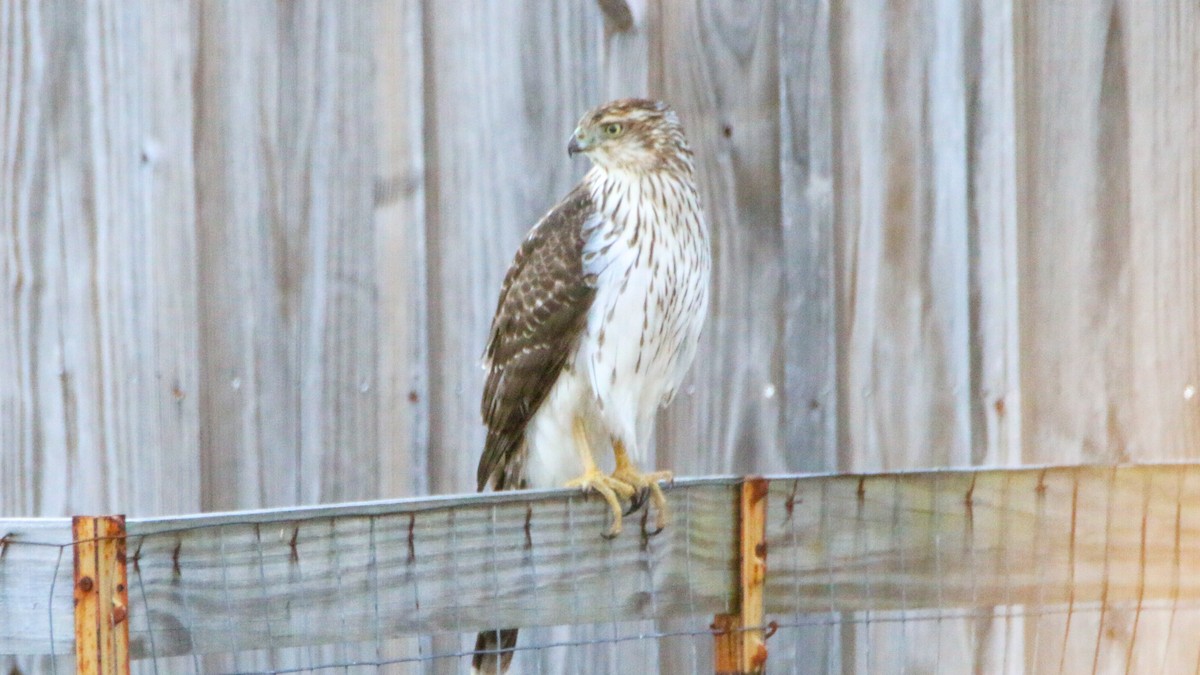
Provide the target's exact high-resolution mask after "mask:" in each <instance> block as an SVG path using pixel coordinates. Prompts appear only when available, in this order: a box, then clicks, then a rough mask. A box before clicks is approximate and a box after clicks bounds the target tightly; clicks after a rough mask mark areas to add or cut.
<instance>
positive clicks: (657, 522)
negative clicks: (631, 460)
mask: <svg viewBox="0 0 1200 675" xmlns="http://www.w3.org/2000/svg"><path fill="white" fill-rule="evenodd" d="M612 477H613V478H614V479H616V480H617V481H619V482H621V483H624V484H626V485H630V486H633V488H634V489H635V490H636V492H634V494H632V495H631V496H630V498H629V510H628V511H626V512H625V515H629V514H630V513H633V512H634V511H637V510H638V509H640V508H641V507H642V505H643V504H645V502H646V498H647V497H649V498H650V501H651V502H652V503H653V504H654V508H655V510H657V511H658V514H657V515H656V516H655V518H654V526H655V528H656V529H655V531H654V532H653V533H652V534H658V533H659V532H661V531H662V530H663V528H665V527H666V526H667V523H668V522H669V521H670V516H669V515H668V513H667V498H666V496H664V495H663V491H662V488H661V487H660V486H659V484H658V483H659V481H666V482H667V483H668V485H672V484H674V483H675V475H674V474H673V473H671V472H670V471H651V472H650V473H639V472H638V471H637V470H636V469H634V468H633V467H632V465H626V466H622V467H620V468H618V469H617V470H616V471H614V472H613V475H612Z"/></svg>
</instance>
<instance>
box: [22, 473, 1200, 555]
mask: <svg viewBox="0 0 1200 675" xmlns="http://www.w3.org/2000/svg"><path fill="white" fill-rule="evenodd" d="M1172 468H1174V469H1200V462H1188V461H1177V462H1154V463H1139V464H1041V465H1023V466H1020V467H993V466H969V467H945V468H936V469H900V470H896V471H877V472H867V471H863V472H842V473H838V472H820V473H778V474H766V475H765V476H763V477H764V478H765V479H766V480H768V481H770V482H783V481H796V480H813V481H821V480H831V479H838V480H846V479H858V478H871V479H887V478H902V477H922V476H929V477H933V476H962V475H979V474H991V473H999V474H1007V475H1016V474H1039V473H1045V472H1049V471H1052V472H1098V471H1113V470H1117V469H1123V470H1164V469H1172ZM744 479H745V477H744V476H738V475H715V476H695V477H685V478H677V479H676V480H675V481H674V483H673V484H672V488H673V489H680V488H688V487H695V486H716V485H721V486H733V485H737V484H740V483H741V482H742V481H743V480H744ZM578 494H579V491H578V490H576V489H573V488H553V489H543V490H516V491H506V492H474V493H461V494H448V495H431V496H423V497H403V498H398V499H377V500H365V501H357V502H340V503H336V504H314V505H303V506H282V507H273V508H265V509H243V510H238V511H213V512H209V513H190V514H177V515H163V516H143V517H130V518H128V519H127V521H126V522H127V527H128V532H129V534H130V535H131V536H132V535H135V534H139V535H149V534H158V533H163V532H170V531H175V530H182V529H196V528H204V527H220V526H222V525H230V524H247V523H259V524H269V523H281V522H284V523H291V522H297V521H304V520H316V519H327V518H337V517H340V516H345V517H352V518H353V517H364V516H384V515H392V514H401V513H413V512H421V511H436V510H445V509H454V508H459V507H465V506H492V505H499V504H511V503H517V502H520V503H527V502H545V501H552V500H561V499H566V498H569V497H572V496H577V495H578ZM80 515H82V514H80ZM90 515H115V514H90ZM70 532H71V517H70V516H66V517H63V516H55V517H29V516H17V517H7V518H4V517H0V542H3V543H4V544H5V545H19V544H34V545H46V546H70V545H71V544H72V541H71V535H70ZM5 537H7V538H5Z"/></svg>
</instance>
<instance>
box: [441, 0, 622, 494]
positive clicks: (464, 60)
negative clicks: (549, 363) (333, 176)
mask: <svg viewBox="0 0 1200 675" xmlns="http://www.w3.org/2000/svg"><path fill="white" fill-rule="evenodd" d="M461 7H462V8H461V11H455V12H433V13H430V14H428V15H426V26H425V31H426V45H427V50H426V73H427V79H426V86H427V90H426V102H427V115H426V120H427V136H428V137H429V138H430V139H431V142H430V143H429V145H428V146H427V148H426V151H427V154H426V157H427V161H428V166H429V174H428V175H429V182H428V195H429V199H428V210H427V230H426V231H427V232H428V235H429V239H428V251H429V255H430V257H431V259H434V260H437V261H439V263H438V264H437V265H431V266H430V268H429V280H428V283H429V294H430V295H429V297H430V300H429V307H430V310H429V319H430V320H429V339H430V396H431V397H432V398H431V410H432V412H431V418H430V447H429V472H430V480H429V486H430V489H431V490H433V491H435V492H452V491H462V490H469V489H471V487H472V486H473V485H474V475H475V465H476V463H477V462H478V453H479V451H478V449H479V448H481V447H482V441H483V427H482V424H481V423H480V422H479V399H480V396H481V394H482V388H483V374H482V373H481V371H480V369H479V363H480V358H481V355H482V353H483V347H484V343H485V341H486V337H487V329H488V327H489V325H490V321H491V316H492V313H493V312H494V310H495V302H496V297H497V295H498V293H499V288H500V282H501V280H502V279H503V276H504V271H505V270H506V269H507V267H508V264H509V262H510V261H511V260H512V256H513V254H514V253H515V252H516V249H517V245H518V244H519V243H520V241H521V239H522V238H523V237H524V235H525V233H526V232H527V231H528V230H529V228H531V227H532V226H533V224H534V223H535V222H536V221H537V219H538V218H540V217H541V216H542V215H543V214H544V213H545V212H546V211H547V210H549V209H550V207H551V206H553V205H554V204H555V203H556V202H557V201H558V199H559V198H560V197H561V196H562V195H565V194H566V193H567V191H568V190H569V189H570V188H571V186H573V185H574V184H575V183H576V182H577V181H578V179H579V177H580V176H581V175H582V168H583V164H582V163H578V164H574V165H572V164H571V163H570V162H569V161H568V160H567V158H566V146H565V142H566V141H565V139H566V138H567V137H568V136H569V135H570V133H571V129H573V128H574V125H575V122H576V121H577V119H578V117H579V115H581V114H582V111H584V110H586V109H587V108H588V107H590V106H591V105H594V103H593V101H594V100H595V99H596V96H597V91H598V86H597V85H598V83H597V82H596V81H595V80H594V79H590V81H591V82H593V84H592V85H591V86H588V81H589V80H577V79H576V78H575V76H576V74H578V73H580V72H596V71H597V69H598V65H599V62H598V58H597V52H596V50H595V48H594V47H590V48H585V49H584V50H582V51H580V50H579V49H578V46H579V45H585V46H586V45H593V44H594V42H593V40H594V38H595V36H596V28H597V27H598V24H596V23H592V24H591V25H590V27H589V24H588V23H587V21H586V20H585V18H584V14H583V13H582V10H581V9H578V8H573V7H569V6H567V5H563V4H560V3H528V4H524V5H522V4H516V3H505V4H494V3H487V2H476V3H472V4H469V5H463V6H461ZM588 9H589V10H590V15H591V16H592V17H593V21H595V20H598V19H599V9H598V8H596V7H589V8H588ZM498 25H506V26H517V27H520V30H513V31H494V30H490V29H489V28H488V27H490V26H498ZM464 35H471V36H475V37H474V38H473V39H471V40H464V39H462V36H464Z"/></svg>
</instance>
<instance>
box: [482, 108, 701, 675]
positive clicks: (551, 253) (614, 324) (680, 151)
mask: <svg viewBox="0 0 1200 675" xmlns="http://www.w3.org/2000/svg"><path fill="white" fill-rule="evenodd" d="M567 152H568V153H569V154H571V155H573V154H575V153H580V152H581V153H583V154H584V155H586V156H587V157H588V158H589V159H590V160H591V161H592V168H591V170H589V171H588V172H587V175H585V176H584V178H583V181H582V182H580V184H579V185H578V186H576V187H575V189H573V190H572V191H571V192H570V193H569V194H568V195H567V196H566V197H565V198H564V199H563V200H562V201H561V202H559V203H558V204H557V205H555V207H554V208H553V209H551V210H550V212H549V213H547V214H546V215H545V216H544V217H543V218H542V219H541V220H540V221H539V222H538V223H537V225H535V226H534V227H533V229H532V230H531V231H530V232H529V235H528V236H527V237H526V238H525V241H524V243H522V244H521V248H520V250H518V251H517V255H516V258H515V259H514V260H513V263H512V266H511V267H509V269H508V274H507V275H506V276H505V278H504V284H503V286H502V287H501V289H500V300H499V302H498V303H497V307H496V316H495V318H494V319H493V320H492V330H491V336H490V338H489V340H488V345H487V350H486V352H485V355H484V361H485V364H484V366H485V368H486V369H487V373H488V374H487V382H486V385H485V387H484V393H483V420H484V423H485V424H486V425H487V428H488V433H487V441H486V444H485V446H484V450H483V456H482V457H481V458H480V460H479V470H478V473H477V479H478V483H479V489H480V490H482V489H484V487H486V486H487V485H488V484H489V483H490V484H491V485H492V487H493V488H494V489H497V490H504V489H514V488H521V487H531V488H544V487H557V486H563V485H567V486H575V487H579V488H582V489H583V490H585V491H595V492H598V493H599V494H601V495H603V496H604V498H605V500H607V502H608V505H609V507H610V509H611V512H612V525H611V527H610V528H609V530H608V531H607V532H606V535H607V536H616V535H617V534H618V533H619V532H620V531H621V516H622V509H621V503H620V499H628V498H631V497H634V496H635V495H637V496H644V495H646V494H647V493H648V494H649V496H650V498H651V501H652V502H653V504H654V506H655V508H656V509H657V524H658V527H659V528H661V527H663V526H665V525H666V522H667V508H666V500H665V498H664V497H663V493H662V490H661V489H660V488H659V486H658V481H660V480H669V479H670V478H671V473H670V472H668V471H657V472H651V473H642V472H641V471H640V470H639V469H638V468H637V463H638V462H639V461H641V460H642V459H643V454H642V453H643V449H644V448H645V446H646V444H647V442H648V438H649V434H650V431H651V427H652V425H653V422H654V415H655V412H656V411H657V409H658V407H659V406H660V405H665V404H666V403H668V402H669V401H670V400H671V398H672V397H673V396H674V395H675V392H676V390H677V388H678V387H679V384H680V382H681V381H682V380H683V376H684V374H685V372H686V371H687V369H688V366H689V365H690V364H691V362H692V358H693V357H694V356H695V353H696V343H697V340H698V338H699V336H700V327H701V325H702V324H703V323H704V317H705V314H706V313H707V312H708V286H709V276H710V270H711V267H712V255H711V250H710V246H709V239H708V228H707V226H706V225H705V222H704V216H703V213H702V212H701V210H700V204H699V197H698V195H697V192H696V184H695V179H694V170H693V164H692V152H691V150H690V148H689V147H688V143H687V139H686V138H685V137H684V134H683V128H682V127H681V126H680V124H679V118H678V117H677V116H676V115H675V113H674V111H672V110H671V109H670V108H668V107H667V106H666V105H665V104H663V103H659V102H657V101H647V100H640V99H623V100H619V101H614V102H612V103H608V104H605V105H602V106H600V107H599V108H596V109H594V110H592V111H589V112H588V113H587V114H585V115H584V116H583V118H582V119H581V120H580V121H579V126H578V127H576V129H575V133H574V134H573V135H572V137H571V140H570V143H569V144H568V146H567ZM598 447H599V448H608V447H611V448H612V449H613V452H614V455H615V467H616V468H615V471H613V473H612V474H606V473H603V472H602V471H601V470H600V469H599V468H598V467H597V465H596V461H595V459H594V458H593V456H592V448H598ZM639 501H640V500H639ZM516 634H517V631H516V630H515V629H505V630H499V631H495V630H494V631H488V632H485V633H480V634H479V638H478V640H477V641H476V654H475V658H474V660H473V665H474V667H475V669H476V671H477V672H485V673H495V672H503V671H504V670H506V669H507V668H508V663H509V661H510V660H511V658H512V649H513V646H514V645H515V643H516Z"/></svg>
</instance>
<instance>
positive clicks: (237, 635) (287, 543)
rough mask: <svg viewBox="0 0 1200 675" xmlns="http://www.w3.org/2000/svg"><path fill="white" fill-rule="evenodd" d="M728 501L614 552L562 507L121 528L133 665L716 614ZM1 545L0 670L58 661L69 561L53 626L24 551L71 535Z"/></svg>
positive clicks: (198, 520) (400, 507) (569, 502)
mask: <svg viewBox="0 0 1200 675" xmlns="http://www.w3.org/2000/svg"><path fill="white" fill-rule="evenodd" d="M735 490H736V485H735V482H734V481H733V480H732V479H727V480H723V481H699V482H694V483H692V484H690V485H688V486H681V487H679V488H676V489H674V490H672V491H671V493H670V495H671V499H672V502H673V504H674V505H675V509H676V523H675V525H674V526H673V527H672V528H671V529H669V530H667V531H664V532H663V533H661V534H660V535H657V536H652V537H644V536H642V535H641V534H640V533H639V531H638V528H637V526H636V525H634V524H631V527H629V528H627V532H626V533H625V535H624V536H622V537H619V538H617V539H615V540H611V541H610V540H606V539H604V538H602V537H601V536H600V532H601V531H602V530H603V528H604V526H605V522H604V519H605V518H606V516H607V512H606V509H605V507H604V505H603V503H602V502H601V501H600V500H598V499H590V500H585V499H582V498H580V497H579V496H578V495H577V493H575V492H574V491H565V490H564V491H554V492H551V493H548V494H547V493H543V494H541V495H538V494H537V493H534V494H532V495H529V494H524V495H511V494H509V495H500V496H490V495H481V496H478V497H471V498H469V499H462V498H459V499H443V500H436V499H435V500H424V501H412V502H396V503H390V504H389V503H383V504H376V505H347V506H343V507H329V508H326V509H308V510H304V509H300V510H277V511H266V512H258V513H253V512H251V513H243V514H230V515H225V516H220V515H218V516H204V517H191V518H183V519H157V520H131V521H130V522H129V528H130V529H129V533H130V534H129V551H130V556H131V560H132V561H133V562H131V565H130V574H131V577H130V584H131V604H132V605H133V607H132V608H131V621H132V622H133V623H132V624H131V644H132V647H131V649H132V650H133V653H134V655H135V658H146V657H149V656H154V655H157V656H160V657H161V656H168V655H178V654H192V653H212V652H228V651H236V650H245V649H262V648H266V647H285V646H294V645H319V644H323V643H342V642H354V641H364V642H369V641H372V640H374V639H376V638H378V637H379V636H384V637H393V636H398V635H404V634H410V633H424V634H436V633H445V632H454V633H467V632H470V631H474V630H479V629H484V628H490V627H493V626H492V625H491V622H492V621H494V620H499V621H501V622H502V623H504V625H509V622H512V625H522V626H536V625H557V624H572V623H593V622H603V621H607V620H610V619H611V618H614V617H616V618H619V619H620V620H630V619H637V618H641V619H653V618H661V617H667V616H674V615H679V614H696V613H699V614H710V613H714V612H719V611H726V610H727V609H728V607H729V604H728V603H729V602H730V600H731V597H732V596H731V589H732V588H733V584H734V582H735V577H734V558H733V551H734V550H735V548H736V541H735V537H736V534H735V533H736V526H735V525H736V524H735V522H734V517H735V515H734V514H735V510H734V509H733V507H732V505H733V502H732V501H731V500H732V498H733V496H734V494H735ZM63 522H65V521H63ZM0 527H3V529H5V531H6V532H11V533H12V536H11V537H10V539H11V541H12V543H11V544H10V545H9V546H8V548H7V550H6V554H5V557H4V558H3V560H0V582H3V585H0V598H2V599H3V603H0V606H2V607H3V608H4V609H3V610H0V652H16V653H34V654H37V653H49V651H50V650H55V651H57V652H59V653H65V652H66V651H67V650H69V649H70V648H71V644H70V641H71V637H70V636H71V630H70V628H71V610H70V607H71V581H70V571H71V568H70V547H69V546H67V547H66V549H65V550H66V554H65V555H66V558H65V559H66V561H67V563H66V565H65V571H60V576H61V575H63V574H65V575H66V576H65V577H62V578H60V579H59V582H60V583H59V585H58V587H56V588H54V595H53V611H52V612H51V611H50V609H48V608H47V606H46V600H47V598H49V597H51V596H50V590H51V584H50V581H51V579H52V578H53V577H52V571H53V570H54V566H53V565H52V564H48V563H49V562H52V561H53V560H55V559H56V556H57V555H58V554H59V551H60V550H61V549H60V548H59V547H57V546H36V545H33V544H34V542H43V543H49V544H60V545H61V544H67V543H69V541H70V535H69V523H68V524H67V529H63V527H64V526H63V523H62V522H59V521H54V522H50V523H43V522H35V523H33V524H29V523H27V522H8V521H5V522H4V523H2V525H0ZM27 568H29V569H32V570H35V572H36V573H34V574H28V573H25V570H26V569H27ZM18 571H19V572H21V574H17V573H16V572H18ZM63 579H65V582H64V581H63ZM38 614H43V615H44V616H47V617H49V616H50V614H53V618H54V623H53V626H54V630H55V634H56V636H59V637H60V639H58V640H56V641H55V643H54V644H51V643H50V641H49V634H48V630H49V628H48V626H47V625H46V623H45V622H42V621H30V620H29V619H30V616H31V615H32V616H37V615H38ZM62 630H65V631H66V632H65V633H61V632H60V631H62ZM152 643H153V645H154V649H153V650H151V644H152Z"/></svg>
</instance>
